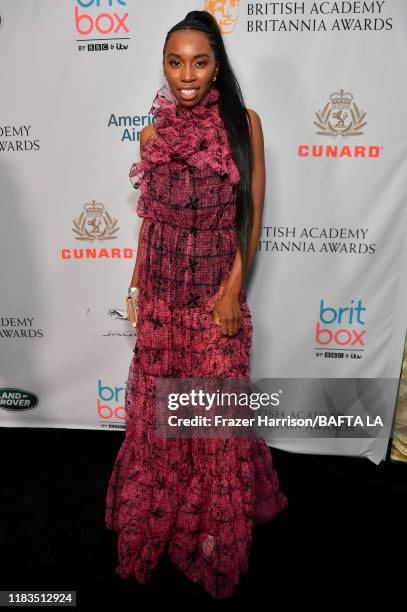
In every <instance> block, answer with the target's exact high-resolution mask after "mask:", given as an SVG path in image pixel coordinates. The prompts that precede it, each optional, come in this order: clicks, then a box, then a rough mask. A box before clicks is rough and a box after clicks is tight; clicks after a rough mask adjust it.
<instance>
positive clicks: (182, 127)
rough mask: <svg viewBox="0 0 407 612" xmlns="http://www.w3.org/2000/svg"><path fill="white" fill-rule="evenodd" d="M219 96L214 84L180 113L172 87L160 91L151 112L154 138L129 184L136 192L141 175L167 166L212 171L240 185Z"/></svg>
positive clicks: (147, 145)
mask: <svg viewBox="0 0 407 612" xmlns="http://www.w3.org/2000/svg"><path fill="white" fill-rule="evenodd" d="M219 96H220V92H219V90H218V89H217V88H216V87H214V85H213V84H212V85H211V87H210V88H209V90H208V91H207V92H206V94H205V96H204V97H203V98H202V100H201V101H200V102H199V103H198V104H196V105H195V106H193V107H191V108H187V109H183V110H182V111H180V112H178V111H179V107H178V101H177V99H176V98H175V96H174V95H173V93H172V91H171V89H170V88H169V86H168V85H164V86H163V87H161V88H160V89H159V90H158V91H157V93H156V95H155V97H154V100H153V103H152V105H151V109H150V113H151V114H152V115H154V117H155V121H154V128H155V134H154V135H153V136H151V137H150V138H149V139H148V140H147V142H146V143H145V144H144V146H143V151H142V156H143V157H142V160H141V161H140V162H138V163H135V164H133V165H132V167H131V169H130V175H129V176H130V180H131V182H132V184H133V186H134V187H135V188H136V189H137V188H138V187H139V186H140V178H141V177H140V172H141V171H144V170H148V169H151V168H152V166H154V165H158V164H163V163H168V162H171V163H172V164H174V165H175V166H177V165H178V164H181V165H185V164H187V165H189V166H195V167H197V168H200V169H203V168H205V167H209V168H212V170H213V171H214V172H216V173H219V174H222V175H228V176H229V179H230V182H231V183H232V184H236V183H238V182H239V181H240V175H239V171H238V169H237V167H236V165H235V163H234V161H233V159H232V155H231V150H230V146H229V142H228V138H227V134H226V130H225V128H224V123H223V120H222V117H221V116H220V112H219Z"/></svg>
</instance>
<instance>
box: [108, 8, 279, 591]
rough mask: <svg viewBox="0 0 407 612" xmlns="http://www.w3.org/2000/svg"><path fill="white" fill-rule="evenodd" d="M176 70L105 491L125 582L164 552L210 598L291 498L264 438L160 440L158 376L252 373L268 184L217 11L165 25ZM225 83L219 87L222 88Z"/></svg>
mask: <svg viewBox="0 0 407 612" xmlns="http://www.w3.org/2000/svg"><path fill="white" fill-rule="evenodd" d="M163 68H164V74H165V77H166V79H167V84H166V85H164V86H163V87H162V88H161V89H160V90H159V91H158V92H157V94H156V97H155V98H154V101H153V105H152V108H151V113H153V114H154V116H155V118H156V121H155V122H154V124H151V125H149V126H146V127H145V128H143V129H142V130H141V143H140V152H141V158H142V159H141V161H140V162H138V163H136V164H133V166H132V167H131V171H130V179H131V181H132V184H133V186H134V187H135V188H141V196H140V198H139V200H138V203H137V213H138V215H139V216H140V217H143V224H142V227H141V230H140V239H139V247H138V253H137V259H136V265H135V269H134V274H133V278H132V283H131V284H132V286H133V287H137V288H138V305H137V343H136V346H135V348H134V353H135V354H134V357H133V359H132V362H131V365H130V371H129V378H128V381H127V386H126V401H125V403H126V438H125V440H124V442H123V444H122V446H121V448H120V450H119V453H118V455H117V458H116V461H115V465H114V470H113V473H112V475H111V478H110V482H109V488H108V493H107V499H106V525H107V527H108V528H109V529H114V530H116V531H117V532H118V553H119V565H118V567H117V568H116V573H117V574H118V575H119V576H121V577H123V578H124V577H128V576H134V577H135V579H136V580H137V581H138V582H140V583H145V582H147V581H148V580H149V579H150V577H151V573H152V571H153V570H154V568H155V566H156V565H157V562H158V560H159V558H160V555H161V554H162V553H163V552H164V551H166V552H167V553H168V555H169V557H170V559H171V561H172V562H173V563H174V564H175V565H176V566H177V567H178V568H179V569H180V570H181V571H183V572H184V573H185V574H186V575H187V576H188V577H189V578H190V579H191V580H193V581H195V582H198V583H200V584H201V585H202V586H203V587H204V588H205V589H206V590H207V591H208V592H209V593H210V594H211V595H212V596H213V597H214V598H225V597H230V596H231V595H232V593H233V591H234V589H235V587H236V586H237V584H238V583H239V579H240V576H241V575H243V574H244V573H246V572H247V570H248V556H249V550H250V545H251V540H252V529H253V526H254V525H255V524H258V523H262V522H265V521H269V520H271V519H272V518H274V517H275V516H276V515H277V514H278V513H279V512H280V511H281V510H283V509H284V508H286V506H287V503H288V502H287V498H286V496H285V495H284V493H283V491H282V490H281V489H280V487H279V480H278V476H277V473H276V470H275V468H274V467H273V463H272V457H271V453H270V449H269V448H268V446H267V445H266V443H265V442H264V440H263V439H262V438H260V437H259V439H257V440H255V441H253V440H250V439H238V438H229V439H226V440H219V439H210V440H208V439H196V438H194V439H191V438H173V439H169V438H167V439H166V438H158V437H156V432H155V407H156V406H155V383H156V381H157V378H158V377H180V378H187V377H202V378H208V377H209V378H210V377H219V378H220V379H225V378H229V379H231V378H235V379H242V380H248V377H249V357H250V350H251V340H252V332H253V326H252V322H251V313H250V310H249V307H248V304H247V301H246V292H245V289H244V281H245V279H246V276H247V271H248V269H249V267H250V265H251V262H252V259H253V256H254V253H255V251H256V249H257V244H258V239H259V234H260V228H261V218H262V208H263V200H264V190H265V169H264V148H263V137H262V129H261V122H260V119H259V117H258V115H257V114H256V113H255V112H254V111H253V110H250V111H246V109H245V106H244V104H243V101H242V96H241V92H240V89H239V85H238V83H237V81H236V78H235V76H234V74H233V71H232V69H231V67H230V64H229V61H228V58H227V55H226V51H225V48H224V45H223V40H222V36H221V33H220V30H219V27H218V25H217V23H216V21H215V19H214V18H213V17H212V16H211V14H210V13H208V12H206V11H192V12H190V13H188V15H187V16H186V18H185V19H184V20H183V21H181V22H180V23H178V24H177V25H176V26H174V27H173V28H172V29H171V30H170V31H169V32H168V34H167V37H166V40H165V45H164V51H163ZM215 83H216V86H215Z"/></svg>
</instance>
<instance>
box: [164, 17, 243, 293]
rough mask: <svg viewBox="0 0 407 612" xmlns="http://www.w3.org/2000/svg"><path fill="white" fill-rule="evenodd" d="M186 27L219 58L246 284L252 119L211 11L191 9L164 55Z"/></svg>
mask: <svg viewBox="0 0 407 612" xmlns="http://www.w3.org/2000/svg"><path fill="white" fill-rule="evenodd" d="M186 28H189V29H193V30H200V31H201V32H204V33H205V34H206V35H207V36H208V39H209V44H210V46H211V48H212V50H213V52H214V54H215V59H216V61H219V71H218V74H217V79H216V87H217V89H219V92H220V96H219V112H220V115H221V117H222V120H223V123H224V125H225V130H226V133H227V135H228V140H229V145H230V149H231V153H232V157H233V160H234V162H235V164H236V166H237V168H238V170H239V173H240V183H238V184H237V185H236V189H237V211H236V230H237V238H238V242H239V247H240V252H241V255H242V268H243V270H242V277H243V279H242V282H243V285H244V284H245V283H246V278H247V271H246V265H247V256H248V248H249V242H250V236H251V231H252V224H253V195H252V167H253V151H252V145H251V138H250V130H249V125H248V120H249V121H250V118H249V114H248V112H247V109H246V106H245V103H244V100H243V95H242V92H241V89H240V86H239V83H238V81H237V78H236V76H235V74H234V72H233V70H232V67H231V65H230V62H229V59H228V56H227V53H226V49H225V46H224V43H223V38H222V34H221V31H220V29H219V26H218V23H217V21H216V19H215V18H214V17H213V15H211V13H209V12H208V11H190V12H189V13H188V14H187V15H186V17H185V18H184V19H183V20H182V21H180V22H179V23H177V24H176V25H174V26H173V27H172V28H171V29H170V30H169V31H168V33H167V36H166V39H165V43H164V49H163V55H164V54H165V48H166V45H167V41H168V39H169V37H170V35H171V34H172V33H173V32H175V31H177V30H181V29H186Z"/></svg>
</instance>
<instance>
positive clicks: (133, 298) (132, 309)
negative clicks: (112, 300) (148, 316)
mask: <svg viewBox="0 0 407 612" xmlns="http://www.w3.org/2000/svg"><path fill="white" fill-rule="evenodd" d="M137 300H138V287H129V291H128V295H127V299H126V304H127V317H128V319H129V322H130V324H131V325H132V326H133V327H137Z"/></svg>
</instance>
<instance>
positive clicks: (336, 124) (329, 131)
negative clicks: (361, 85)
mask: <svg viewBox="0 0 407 612" xmlns="http://www.w3.org/2000/svg"><path fill="white" fill-rule="evenodd" d="M315 115H316V118H317V120H316V121H314V125H316V126H317V127H318V128H319V130H318V131H317V134H321V135H322V136H332V138H336V137H337V136H343V137H344V138H345V137H346V136H360V135H361V134H363V131H362V129H361V128H362V127H364V126H365V125H366V124H367V121H364V118H365V116H366V113H365V112H364V111H360V110H359V108H358V106H357V104H356V103H355V102H354V97H353V95H352V94H351V93H350V92H348V91H344V90H343V89H341V90H340V91H335V92H334V93H332V94H331V95H330V96H329V101H328V102H327V103H326V104H325V106H324V108H323V109H322V111H317V112H316V113H315Z"/></svg>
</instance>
